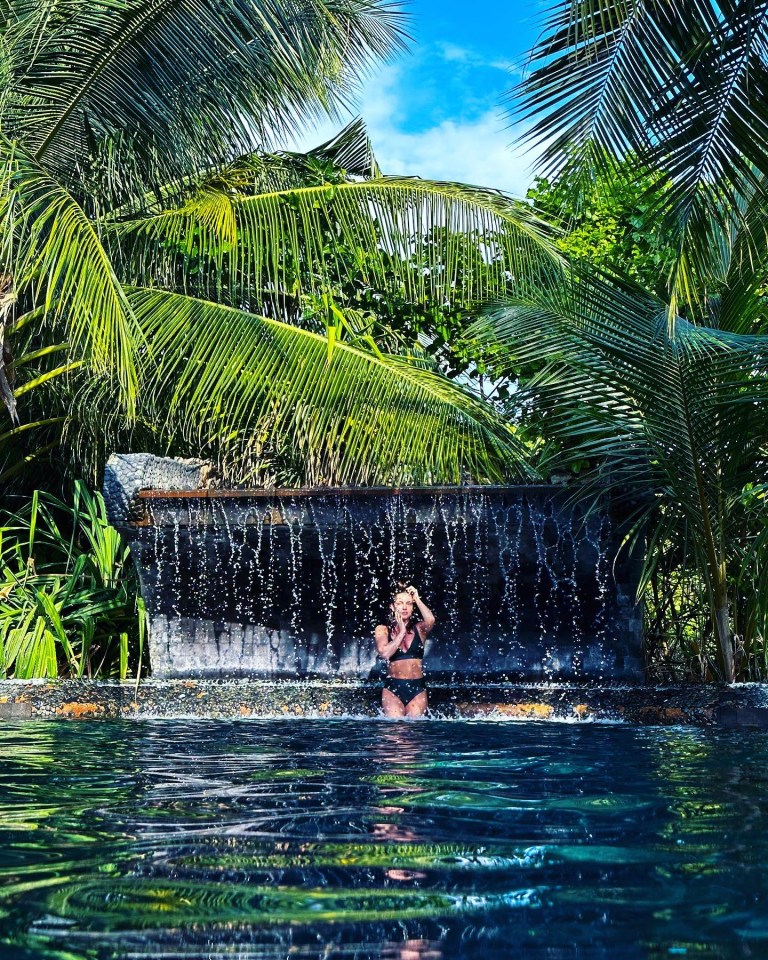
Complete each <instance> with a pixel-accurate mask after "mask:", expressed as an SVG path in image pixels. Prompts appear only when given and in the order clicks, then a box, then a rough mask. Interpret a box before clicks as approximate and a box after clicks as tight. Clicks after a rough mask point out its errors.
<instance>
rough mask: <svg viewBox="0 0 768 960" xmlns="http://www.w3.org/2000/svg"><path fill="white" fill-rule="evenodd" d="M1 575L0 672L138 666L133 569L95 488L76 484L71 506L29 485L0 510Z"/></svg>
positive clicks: (76, 672)
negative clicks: (26, 498) (25, 497)
mask: <svg viewBox="0 0 768 960" xmlns="http://www.w3.org/2000/svg"><path fill="white" fill-rule="evenodd" d="M0 575H1V579H0V677H5V676H6V674H8V673H11V674H13V675H14V676H15V677H16V678H18V679H24V678H27V677H41V676H43V677H57V676H59V675H60V674H61V673H66V674H68V675H71V676H75V677H83V676H86V677H91V676H93V675H95V674H100V675H102V676H103V675H114V676H117V677H120V678H121V679H123V678H125V677H126V676H127V675H128V672H129V669H130V670H131V671H138V670H139V669H140V662H139V661H140V659H141V650H142V648H143V632H144V617H143V608H142V601H141V599H140V598H138V591H137V589H136V587H137V584H136V574H135V572H134V569H133V564H132V562H131V560H130V557H129V553H128V548H127V547H126V545H125V544H124V543H123V541H122V540H121V538H120V535H119V534H118V533H117V531H116V530H115V529H114V528H113V527H111V526H110V525H109V524H108V522H107V519H106V514H105V510H104V503H103V501H102V499H101V496H100V495H99V494H96V495H91V494H89V493H88V491H87V490H86V489H85V487H84V486H83V485H82V484H77V485H76V487H75V493H74V501H73V505H72V506H70V505H68V504H65V503H64V502H62V501H61V500H58V499H57V498H56V497H54V496H52V495H51V494H48V493H45V492H42V493H39V492H35V494H34V495H33V497H32V499H31V501H30V502H28V503H27V504H26V505H25V506H24V507H23V508H22V509H20V510H19V511H18V512H16V513H13V514H10V513H7V512H5V511H3V512H2V513H0ZM130 653H133V656H134V658H135V659H134V662H133V663H130V662H129V654H130ZM136 658H137V659H136Z"/></svg>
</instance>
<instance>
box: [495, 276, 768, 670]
mask: <svg viewBox="0 0 768 960" xmlns="http://www.w3.org/2000/svg"><path fill="white" fill-rule="evenodd" d="M484 335H485V336H488V337H490V338H491V340H492V342H494V343H498V342H501V343H503V344H505V345H507V346H508V347H509V348H510V350H513V351H514V354H515V358H516V360H517V361H521V360H522V361H523V362H525V361H532V360H538V361H542V360H543V361H544V362H545V366H544V368H543V369H542V370H541V371H540V372H539V373H538V374H537V375H536V376H535V377H533V378H532V380H531V381H530V382H529V383H528V384H527V388H526V389H527V392H528V395H529V398H533V400H534V402H535V404H536V406H537V409H538V411H539V414H540V415H541V416H542V418H543V421H544V423H545V425H546V427H545V429H546V431H547V433H548V435H549V436H551V437H554V438H557V439H558V440H560V441H562V443H563V447H564V449H565V451H566V453H565V454H563V453H561V454H560V462H561V463H562V461H563V459H565V460H566V461H567V460H568V459H571V460H573V461H581V462H584V461H585V460H586V461H589V462H590V463H591V464H593V465H594V469H593V471H592V473H591V476H588V478H587V481H588V482H587V483H586V484H585V486H584V488H582V490H581V491H580V495H582V496H591V497H594V498H595V499H599V498H600V497H603V496H609V497H611V498H612V499H613V500H614V501H615V502H622V503H623V504H624V506H625V509H626V511H627V515H628V517H630V518H631V519H632V521H633V525H632V526H631V527H630V531H629V533H628V534H627V544H626V545H627V546H628V545H629V544H630V543H631V542H632V541H633V540H636V539H637V538H638V537H639V538H645V540H646V560H645V569H644V577H643V585H644V584H647V582H648V580H649V579H650V578H651V577H652V576H653V574H654V572H655V570H656V569H657V567H658V566H659V564H660V563H661V562H662V560H663V551H664V549H665V545H668V544H670V543H671V544H674V545H675V546H676V547H677V549H678V550H679V551H680V553H681V555H682V556H685V557H687V558H688V564H689V566H690V567H691V568H693V569H695V570H696V571H697V572H698V574H699V576H700V578H701V583H702V585H703V591H704V596H705V602H706V603H707V605H708V607H709V610H710V615H711V624H712V629H713V633H714V635H715V637H716V638H717V640H718V641H719V655H718V659H719V674H720V676H722V677H723V678H725V679H728V680H733V678H734V675H735V668H734V651H733V646H732V642H731V641H732V633H733V626H734V623H733V621H732V618H733V617H734V615H736V616H737V618H738V619H737V621H736V623H735V626H736V628H737V630H738V633H739V634H740V636H741V638H742V642H743V643H744V645H745V647H746V648H747V649H746V652H747V653H750V652H751V651H750V647H751V646H752V645H754V641H755V639H756V638H755V636H754V633H755V626H756V625H757V621H758V620H759V617H758V616H757V614H756V611H759V610H760V607H761V601H760V598H759V597H758V596H756V595H755V594H754V592H753V591H752V590H751V589H750V586H751V584H750V583H744V584H742V585H741V589H739V585H738V584H737V580H738V579H739V578H740V577H741V578H743V571H742V570H741V569H740V567H741V561H742V559H743V556H744V553H745V551H747V550H748V548H749V544H750V541H751V539H752V538H753V537H754V536H755V534H756V532H757V531H758V530H759V529H760V527H759V525H758V524H757V523H756V522H755V518H754V517H751V516H750V513H749V510H748V509H747V506H746V504H745V502H744V499H743V491H744V489H745V487H747V485H748V484H752V483H754V482H755V479H756V477H757V478H759V480H763V481H765V480H766V479H768V338H766V337H763V336H749V335H745V334H734V333H730V332H727V331H723V330H718V329H716V328H714V327H705V326H696V325H693V324H690V323H689V322H687V321H686V320H683V319H682V318H679V317H678V318H677V320H676V324H675V331H674V335H671V334H670V330H669V326H668V323H667V314H666V309H665V305H664V304H663V302H661V301H659V300H657V299H656V298H654V297H653V296H651V295H649V294H647V293H646V292H645V291H643V290H642V289H641V288H639V287H637V286H635V285H633V284H631V283H628V282H627V283H622V282H620V281H619V280H617V279H616V278H609V277H600V276H599V275H595V273H594V272H592V271H586V270H585V271H578V270H577V271H574V274H573V275H572V276H571V278H569V279H568V280H567V281H562V282H560V283H554V284H551V285H550V286H548V287H541V286H538V287H536V288H532V289H531V290H530V291H529V293H528V294H527V295H524V296H523V295H518V296H517V297H515V298H514V299H511V300H509V301H508V302H507V303H506V304H505V305H504V306H503V307H501V308H499V309H498V310H496V311H494V312H493V313H492V314H491V315H490V316H489V318H488V320H487V321H486V325H485V334H484ZM755 560H756V558H754V557H753V558H752V562H754V561H755ZM755 569H756V570H757V569H759V566H756V568H755ZM757 579H758V577H757V576H753V577H752V578H751V580H752V582H753V583H754V582H756V580H757ZM763 606H764V604H763Z"/></svg>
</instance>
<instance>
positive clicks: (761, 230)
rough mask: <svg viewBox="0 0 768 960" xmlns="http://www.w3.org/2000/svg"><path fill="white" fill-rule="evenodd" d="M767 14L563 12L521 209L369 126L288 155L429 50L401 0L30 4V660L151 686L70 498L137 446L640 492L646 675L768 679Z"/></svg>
mask: <svg viewBox="0 0 768 960" xmlns="http://www.w3.org/2000/svg"><path fill="white" fill-rule="evenodd" d="M766 12H768V7H765V6H764V5H763V4H759V3H755V2H753V0H750V2H748V3H747V2H733V3H728V4H724V3H719V4H718V3H714V2H711V3H699V4H695V5H685V6H683V7H682V8H679V7H676V8H675V9H674V10H672V9H671V8H670V7H669V5H668V4H666V3H664V2H662V0H649V2H646V3H643V4H637V5H635V4H632V3H629V4H620V5H616V4H614V3H613V2H608V0H588V2H586V3H581V4H578V5H573V4H571V3H570V2H562V3H558V4H557V5H556V6H554V7H553V10H552V13H551V15H550V18H549V21H548V23H547V26H546V28H545V30H544V33H543V34H542V39H541V40H540V42H539V44H538V45H537V47H536V49H535V50H534V51H533V54H532V69H531V71H530V73H529V75H528V77H527V78H526V80H525V81H524V83H523V85H522V88H521V91H520V93H521V102H522V104H523V113H524V115H525V116H526V117H527V118H528V119H534V120H535V124H534V127H533V132H532V134H531V139H532V142H534V143H535V142H540V143H542V144H544V145H545V146H544V151H543V160H542V167H541V174H542V176H541V178H540V179H539V180H538V181H537V183H536V185H535V186H534V188H533V189H532V191H531V193H530V195H529V203H528V204H525V203H520V202H515V201H513V200H511V199H510V198H508V197H506V196H504V195H502V194H500V193H498V192H496V191H493V190H490V189H487V190H486V189H479V188H475V187H468V186H464V185H460V184H444V183H442V184H441V183H434V182H429V181H423V180H418V179H415V178H402V177H400V178H391V177H386V176H385V175H383V174H382V173H381V171H380V170H379V168H378V165H377V163H376V161H375V158H374V156H373V153H372V151H371V147H370V144H369V143H368V139H367V137H366V134H365V129H364V127H363V126H362V124H361V123H360V122H355V123H353V124H352V125H350V126H349V127H348V128H346V129H345V130H344V131H342V132H341V133H340V134H339V136H338V137H336V138H334V139H333V140H332V141H330V142H328V143H325V144H322V145H320V146H318V147H317V148H316V149H315V150H313V151H310V152H309V153H307V154H303V155H299V154H296V153H289V152H285V151H281V150H280V149H279V143H280V139H281V136H282V135H284V134H285V133H287V132H290V131H292V130H295V129H296V128H297V126H298V125H299V124H300V123H301V122H302V121H303V120H304V119H306V118H307V117H309V116H312V115H317V114H318V113H322V112H328V111H332V110H333V108H334V106H335V105H336V104H337V103H339V102H340V101H341V99H343V97H344V96H345V95H346V93H347V92H348V91H349V90H350V89H352V88H354V85H355V82H356V78H357V77H358V76H360V75H361V72H362V71H363V70H364V69H365V68H366V66H367V64H369V63H370V62H372V61H374V60H376V59H379V58H382V57H388V56H390V55H391V54H392V53H393V52H394V51H395V50H397V49H398V48H399V47H400V46H401V45H402V42H403V36H404V34H403V26H402V20H401V15H400V14H399V13H398V11H397V9H396V7H394V6H392V7H390V6H388V5H387V4H386V3H384V2H382V0H226V2H225V3H224V4H223V5H222V4H221V3H216V4H213V3H209V2H207V0H202V2H200V3H197V4H195V6H194V7H193V8H189V9H188V8H186V7H185V8H183V9H182V8H181V7H176V6H173V7H171V6H170V5H169V6H163V5H161V6H159V7H158V6H157V5H156V4H150V3H148V2H147V0H127V2H125V3H123V4H121V5H120V6H119V8H118V7H113V6H107V7H105V6H104V5H102V4H98V3H94V2H90V0H86V2H82V0H77V2H75V0H64V2H63V3H60V4H57V5H56V8H55V11H54V12H53V13H52V12H51V11H50V10H49V9H48V8H47V7H45V6H44V5H38V4H29V3H27V2H26V0H11V2H7V3H6V4H5V7H4V13H5V16H4V18H3V23H4V27H3V28H2V29H3V41H4V42H3V45H2V47H1V48H0V58H2V66H3V71H2V74H0V89H1V90H2V98H0V120H1V121H2V136H0V154H1V155H2V164H1V165H0V196H1V197H2V205H0V239H1V240H2V248H1V249H2V253H1V254H0V256H2V260H3V262H2V266H1V267H0V274H1V275H2V284H1V288H2V289H1V290H0V310H1V312H0V343H2V350H3V353H2V363H0V393H1V394H2V397H3V400H4V403H5V405H6V407H7V409H8V413H9V419H8V420H7V422H6V426H5V427H4V428H3V429H2V431H0V483H2V484H3V490H4V493H5V495H6V498H8V497H9V495H10V494H11V493H13V492H16V493H17V494H18V495H19V497H20V498H21V499H19V500H18V501H15V502H11V501H10V500H9V499H6V502H5V507H6V510H7V511H10V514H12V516H9V515H8V513H6V519H5V521H4V523H5V535H4V537H3V540H2V547H1V549H0V562H1V563H2V565H3V566H2V571H3V583H4V586H2V587H1V588H0V644H2V645H3V646H2V647H0V661H2V662H3V664H4V665H5V669H15V671H16V673H17V674H18V675H26V674H30V673H37V672H42V673H48V674H52V673H56V672H57V671H59V670H68V671H74V672H83V671H86V672H87V671H93V670H96V669H98V668H99V667H100V665H103V670H107V671H108V670H112V671H113V672H118V673H121V674H124V673H125V671H126V669H127V665H128V657H129V654H128V648H127V644H126V641H125V640H124V637H125V636H126V635H127V633H128V632H129V631H128V629H127V628H126V622H127V621H126V618H127V619H131V618H132V617H133V620H134V622H137V618H136V610H135V603H136V601H135V596H134V595H131V594H130V592H123V593H121V590H123V586H122V585H123V584H124V583H125V581H124V580H123V579H121V578H118V580H119V583H118V580H116V579H115V575H114V574H113V573H112V572H110V571H113V570H114V569H115V568H116V567H118V568H119V567H120V565H121V564H122V563H123V562H124V557H122V555H121V554H120V552H119V547H118V546H117V545H115V544H111V545H110V548H109V550H106V549H105V548H104V547H103V544H102V546H101V547H99V548H98V549H97V548H96V547H95V546H94V543H93V542H92V540H93V536H92V534H93V531H98V532H99V536H100V537H101V536H107V535H106V534H105V533H104V527H103V521H102V520H101V519H99V517H100V515H99V512H98V511H99V507H98V499H89V500H86V499H85V497H86V494H85V493H84V491H83V488H82V487H81V486H78V487H77V491H78V492H77V498H78V499H77V500H76V501H75V503H76V506H75V508H74V512H73V511H72V508H71V507H67V506H66V503H71V502H72V496H73V490H75V486H74V484H75V482H76V481H78V480H79V479H80V478H85V480H86V481H87V482H88V483H89V484H90V485H91V486H92V487H93V486H94V485H96V483H97V482H98V478H99V474H100V471H101V469H102V466H103V461H104V457H105V455H106V454H108V453H109V452H110V450H112V449H115V448H120V449H123V450H126V449H134V450H138V449H142V450H149V451H153V452H158V453H169V454H184V455H189V454H198V453H202V454H203V455H205V456H208V457H210V458H211V459H212V460H213V461H214V462H215V463H216V466H217V468H218V470H219V472H220V473H221V474H222V476H223V477H224V478H225V479H226V480H227V481H228V482H232V483H248V484H273V483H277V484H298V483H304V484H331V483H338V482H344V483H372V482H377V483H395V482H397V483H435V482H456V481H458V480H460V479H466V478H467V477H470V478H472V479H473V480H475V481H476V482H488V481H499V480H506V479H514V478H518V477H521V476H533V475H535V474H536V472H537V471H538V472H541V471H542V470H543V471H545V472H546V470H548V469H558V470H560V471H563V470H570V471H573V472H578V473H579V475H580V477H582V478H583V481H584V482H582V483H581V484H580V485H579V489H580V491H581V494H582V495H584V496H593V497H601V496H605V495H612V496H614V497H616V496H621V495H623V494H624V493H625V492H626V491H627V490H631V491H632V497H633V498H632V504H631V510H632V511H633V517H634V524H635V525H634V528H633V533H632V534H631V537H637V538H640V539H641V540H642V541H643V542H644V544H645V549H646V564H645V578H644V584H645V587H646V589H647V596H648V598H649V604H648V610H649V650H650V653H651V654H652V655H651V658H650V665H651V668H652V670H654V671H655V672H656V675H657V676H669V677H680V676H692V677H695V678H698V679H702V678H708V677H721V678H724V679H733V678H734V677H761V678H762V677H765V676H766V674H768V653H767V652H766V645H765V637H766V635H767V634H766V631H767V630H768V591H766V589H765V587H766V584H765V583H764V581H765V577H766V572H765V567H766V565H765V559H764V558H765V556H766V549H767V548H768V545H767V543H766V541H767V540H768V525H767V524H766V523H765V519H764V516H765V515H764V509H763V503H764V494H765V491H766V490H768V475H767V474H766V442H767V441H768V417H766V412H767V411H766V399H767V398H766V396H765V392H766V386H765V385H766V383H767V382H768V381H767V380H766V369H765V366H766V345H767V344H768V340H766V326H765V312H764V303H765V296H764V289H765V279H766V278H765V272H766V270H765V267H766V260H767V259H768V258H767V257H766V253H767V252H768V249H767V245H766V218H767V217H768V214H767V211H768V204H767V203H766V194H765V174H766V172H768V171H766V167H767V166H768V149H766V145H767V144H768V119H766V116H765V111H764V108H763V102H764V96H763V85H762V81H763V79H765V78H766V77H767V76H768V75H767V74H766V71H768V62H766V56H765V42H766V39H767V38H768V18H767V17H766V16H765V13H766ZM211 27H215V29H211ZM72 51H78V55H77V56H74V54H73V52H72ZM545 221H546V222H548V223H550V224H552V225H553V226H552V229H550V228H549V227H547V226H546V225H545ZM558 230H559V231H560V235H559V238H558V239H557V240H556V242H553V240H552V239H551V238H552V236H553V231H554V232H557V231H558ZM489 301H492V302H493V306H492V308H491V309H490V310H489V311H488V312H487V314H486V315H485V316H484V317H482V318H481V319H478V318H479V317H480V314H481V312H482V310H481V306H482V304H483V303H487V302H489ZM363 384H365V390H362V389H360V388H361V386H362V385H363ZM414 435H417V436H419V437H422V438H425V442H423V443H419V444H415V443H411V442H409V441H410V439H411V438H412V437H413V436H414ZM532 450H535V451H536V453H535V457H536V459H535V460H534V456H533V455H532V453H531V451H532ZM403 451H407V456H405V457H404V456H403V455H402V452H403ZM54 464H55V471H54V472H53V473H52V466H53V465H54ZM52 477H53V478H52ZM41 486H44V487H46V488H47V489H48V491H49V492H50V493H49V494H48V495H47V496H50V495H52V494H54V493H56V494H59V496H60V498H61V500H60V501H57V502H54V501H53V500H47V499H46V498H45V497H43V498H41V497H39V496H37V497H36V498H35V499H34V500H33V501H31V503H32V506H31V507H30V505H29V504H30V501H29V495H30V492H31V491H32V490H33V489H35V488H37V487H41ZM85 502H88V503H89V504H90V507H89V509H88V511H86V513H87V516H88V517H90V521H89V523H90V526H88V524H86V525H85V526H84V525H83V517H84V516H85V515H86V514H84V512H83V509H82V504H83V503H85ZM78 504H79V506H78ZM42 505H44V506H42ZM41 510H43V513H40V511H41ZM68 511H69V514H68V517H69V518H68V519H64V520H62V519H61V518H62V517H64V516H65V515H67V512H68ZM38 517H44V518H46V523H48V527H47V528H46V529H47V531H48V532H47V534H46V536H45V537H44V541H45V544H44V545H43V544H41V546H40V548H39V550H38V549H37V547H35V544H36V543H37V539H36V535H35V532H36V530H37V529H38V523H37V518H38ZM56 517H58V518H59V519H55V518H56ZM51 524H53V526H51ZM54 528H55V530H56V535H53V534H52V532H51V531H53V530H54ZM40 529H42V527H41V528H40ZM89 530H90V531H91V532H90V533H89ZM57 537H58V540H59V547H56V546H54V545H53V544H54V541H55V540H56V539H57ZM631 537H630V539H631ZM62 545H64V547H65V548H66V549H65V553H66V556H64V555H63V554H61V553H59V554H57V550H59V548H60V547H61V546H62ZM33 547H34V549H33ZM94 551H95V554H96V555H98V557H100V558H101V559H100V560H99V561H98V562H97V561H96V560H95V559H94ZM110 551H111V552H110ZM83 558H86V559H83ZM88 558H90V559H88ZM57 564H58V565H57ZM75 573H76V576H75ZM70 576H74V577H75V578H74V580H72V581H71V582H70V581H68V580H66V578H67V577H70ZM46 578H47V579H46ZM89 590H90V591H92V592H93V594H94V597H97V599H96V600H94V601H93V604H92V605H91V607H89V606H88V604H89V603H90V602H91V601H90V600H88V596H87V595H88V591H89ZM104 591H107V592H106V593H105V592H104ZM109 591H112V592H111V593H110V592H109ZM74 597H79V598H81V599H82V602H83V603H84V605H85V606H84V608H83V609H84V610H85V612H83V613H82V615H81V613H80V612H78V611H80V609H81V608H80V607H77V605H76V604H75V603H74V600H73V599H72V598H74ZM83 598H84V599H83ZM57 604H58V606H57ZM98 604H103V605H104V606H103V609H102V608H100V607H99V606H98ZM100 610H101V612H102V613H103V614H104V619H103V620H99V619H98V616H97V614H99V611H100ZM99 615H101V614H99ZM89 618H90V619H89ZM14 631H15V632H14ZM30 631H31V634H30ZM100 631H101V632H102V633H103V636H102V633H100ZM30 635H31V636H32V637H37V638H38V641H39V642H37V646H36V647H35V649H34V650H32V649H28V648H27V647H25V646H24V644H25V642H26V638H27V637H29V636H30ZM97 637H98V638H99V639H98V641H97V640H96V639H95V638H97ZM73 638H74V639H73ZM97 650H98V651H99V652H98V654H97V653H96V651H97ZM51 651H53V654H52V653H51ZM132 656H133V657H134V659H136V657H137V654H132Z"/></svg>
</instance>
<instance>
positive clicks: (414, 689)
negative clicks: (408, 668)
mask: <svg viewBox="0 0 768 960" xmlns="http://www.w3.org/2000/svg"><path fill="white" fill-rule="evenodd" d="M384 689H385V690H389V692H390V693H393V694H394V695H395V696H396V697H397V699H398V700H399V701H400V702H401V703H402V705H403V706H404V707H407V706H408V704H409V703H410V702H411V700H413V698H414V697H418V695H419V694H420V693H426V690H427V683H426V680H425V679H424V677H416V678H414V679H413V680H401V679H399V678H398V677H387V678H386V680H385V681H384Z"/></svg>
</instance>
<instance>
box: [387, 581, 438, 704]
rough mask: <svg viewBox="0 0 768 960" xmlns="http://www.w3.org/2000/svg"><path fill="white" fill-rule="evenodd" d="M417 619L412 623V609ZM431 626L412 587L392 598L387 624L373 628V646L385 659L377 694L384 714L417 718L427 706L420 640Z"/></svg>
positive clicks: (428, 612)
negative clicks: (418, 618)
mask: <svg viewBox="0 0 768 960" xmlns="http://www.w3.org/2000/svg"><path fill="white" fill-rule="evenodd" d="M415 610H418V611H419V613H420V614H421V620H419V621H418V622H416V620H415V617H414V611H415ZM434 625H435V618H434V616H433V615H432V611H431V610H430V609H429V607H427V605H426V604H425V603H424V602H423V601H422V599H421V598H420V597H419V594H418V591H417V590H416V587H405V588H404V589H403V590H400V591H399V592H398V593H396V594H395V595H394V597H393V598H392V603H391V605H390V617H389V625H388V626H385V625H384V624H379V626H378V627H376V631H375V634H374V636H375V638H376V649H377V651H378V653H379V656H380V657H382V658H383V659H384V660H388V661H389V667H388V670H387V678H386V680H385V681H384V689H383V691H382V693H381V706H382V709H383V710H384V713H385V714H386V715H387V716H388V717H420V716H421V715H422V714H423V713H424V712H425V711H426V709H427V706H428V704H427V685H426V683H425V682H424V672H423V670H422V667H421V663H422V660H423V659H424V641H425V640H426V639H427V634H428V633H429V631H430V630H431V629H432V627H434Z"/></svg>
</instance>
